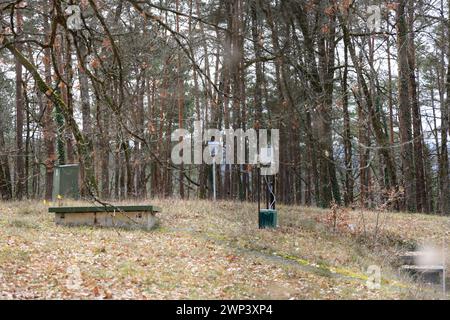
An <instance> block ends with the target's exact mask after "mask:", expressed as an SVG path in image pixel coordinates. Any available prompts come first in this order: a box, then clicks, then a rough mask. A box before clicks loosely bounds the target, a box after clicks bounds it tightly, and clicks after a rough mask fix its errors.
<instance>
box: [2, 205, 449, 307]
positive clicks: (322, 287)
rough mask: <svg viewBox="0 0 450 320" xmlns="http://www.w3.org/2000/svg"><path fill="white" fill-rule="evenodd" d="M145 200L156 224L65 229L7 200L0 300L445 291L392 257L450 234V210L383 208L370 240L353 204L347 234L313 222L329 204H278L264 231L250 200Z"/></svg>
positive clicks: (367, 224)
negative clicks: (155, 212) (369, 278)
mask: <svg viewBox="0 0 450 320" xmlns="http://www.w3.org/2000/svg"><path fill="white" fill-rule="evenodd" d="M148 202H149V203H151V204H154V205H157V206H160V207H161V208H162V209H163V212H162V213H160V214H159V217H160V221H161V222H160V226H159V228H158V229H156V230H154V231H151V232H144V231H127V230H113V229H100V228H90V227H84V228H67V227H59V226H55V225H54V223H53V216H52V215H51V214H49V213H47V206H45V205H44V204H43V203H39V202H20V203H18V202H13V203H0V298H3V299H5V298H6V299H11V298H17V299H30V298H39V299H43V298H47V299H60V298H64V299H104V298H113V299H161V298H162V299H164V298H172V299H246V298H251V299H266V298H268V299H405V298H437V297H438V295H437V293H435V292H433V290H430V288H425V287H423V286H419V285H417V284H414V283H412V282H411V281H410V280H408V279H406V278H404V277H400V276H399V275H398V274H397V271H396V269H395V268H394V267H393V266H392V265H393V264H394V262H395V261H394V258H393V257H394V255H395V254H396V253H397V252H399V251H401V250H406V249H407V248H409V247H412V246H414V245H416V244H418V243H420V242H422V241H435V242H436V243H437V242H439V241H442V239H444V237H445V236H447V239H448V235H449V230H450V224H449V218H448V217H432V216H425V215H410V214H392V213H383V214H382V215H381V217H380V219H379V221H381V223H380V225H381V227H380V230H379V231H378V233H377V239H376V240H375V239H374V232H373V229H374V223H375V221H376V214H375V213H373V212H357V211H352V212H349V218H348V219H349V222H351V223H352V224H354V225H355V226H357V228H358V230H360V232H358V233H357V234H351V233H350V232H339V233H336V232H333V231H331V230H330V229H329V228H328V227H327V226H326V225H324V224H323V223H320V222H318V221H321V219H322V218H323V217H324V215H326V214H327V211H324V210H319V209H313V208H301V207H287V206H280V207H279V208H278V211H279V224H280V228H278V229H276V230H258V229H257V214H256V206H255V205H253V204H249V203H232V202H217V203H215V204H214V203H211V202H208V201H180V200H176V199H170V200H159V199H153V200H151V201H148ZM148 202H147V203H148ZM69 204H72V203H64V205H69ZM78 204H79V203H78ZM363 221H364V223H363ZM364 230H365V231H364ZM447 256H448V257H450V254H447ZM370 265H379V266H381V268H382V276H383V280H384V281H383V285H382V287H381V289H380V290H368V289H367V288H366V285H365V277H366V275H365V272H366V270H367V268H368V267H369V266H370Z"/></svg>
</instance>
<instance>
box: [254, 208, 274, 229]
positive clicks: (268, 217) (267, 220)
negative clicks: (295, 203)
mask: <svg viewBox="0 0 450 320" xmlns="http://www.w3.org/2000/svg"><path fill="white" fill-rule="evenodd" d="M277 220H278V217H277V210H272V209H262V210H260V211H259V221H258V222H259V228H260V229H265V228H276V227H277Z"/></svg>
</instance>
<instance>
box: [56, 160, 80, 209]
mask: <svg viewBox="0 0 450 320" xmlns="http://www.w3.org/2000/svg"><path fill="white" fill-rule="evenodd" d="M79 173H80V166H79V165H78V164H68V165H61V166H56V167H55V169H54V171H53V192H52V198H53V201H56V200H57V198H58V195H60V196H62V197H63V198H64V199H67V198H69V199H79V198H80V188H79V185H78V176H79Z"/></svg>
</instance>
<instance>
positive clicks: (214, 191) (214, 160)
mask: <svg viewBox="0 0 450 320" xmlns="http://www.w3.org/2000/svg"><path fill="white" fill-rule="evenodd" d="M213 197H214V201H216V158H215V157H213Z"/></svg>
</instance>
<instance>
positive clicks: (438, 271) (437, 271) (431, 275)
mask: <svg viewBox="0 0 450 320" xmlns="http://www.w3.org/2000/svg"><path fill="white" fill-rule="evenodd" d="M401 271H404V272H407V273H409V274H410V275H411V276H412V277H413V278H414V279H416V280H420V281H422V282H426V283H431V284H441V283H442V280H443V279H442V278H443V275H444V267H443V266H432V265H430V266H415V265H404V266H402V267H401Z"/></svg>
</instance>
